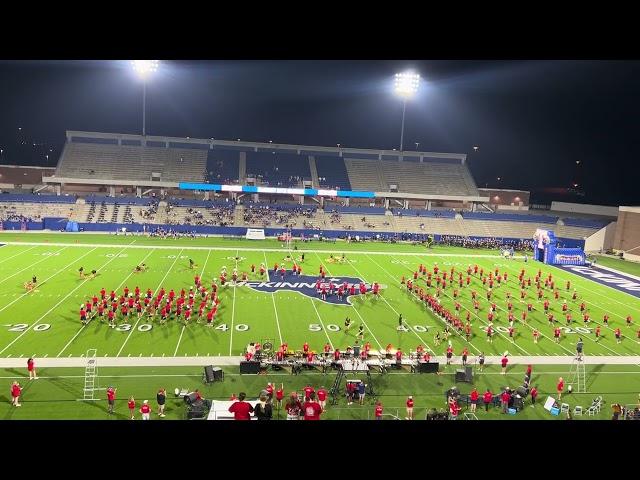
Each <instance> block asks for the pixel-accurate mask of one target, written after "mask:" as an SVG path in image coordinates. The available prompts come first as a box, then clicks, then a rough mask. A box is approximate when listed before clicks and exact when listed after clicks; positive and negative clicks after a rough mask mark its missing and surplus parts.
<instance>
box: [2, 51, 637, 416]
mask: <svg viewBox="0 0 640 480" xmlns="http://www.w3.org/2000/svg"><path fill="white" fill-rule="evenodd" d="M162 63H163V62H160V67H159V64H158V63H157V61H136V62H133V64H134V68H136V69H137V71H138V73H141V74H142V75H143V76H144V81H145V91H144V96H145V102H146V95H147V93H146V88H147V87H146V82H147V81H149V82H150V83H151V82H152V81H153V74H154V73H155V70H156V69H159V68H162ZM392 82H393V83H394V86H395V91H396V93H398V95H399V97H400V98H401V100H402V106H403V113H402V129H401V135H400V144H399V148H397V147H396V148H393V147H391V148H383V149H380V148H356V147H351V146H346V145H342V144H336V145H335V146H327V145H324V146H323V145H309V144H303V143H304V142H301V143H299V144H296V143H277V142H274V141H270V140H267V141H244V140H243V141H241V140H240V139H237V140H223V139H218V138H196V137H179V136H162V135H150V134H148V133H147V128H146V124H145V122H146V118H145V115H146V103H143V105H145V106H143V115H142V117H143V126H142V133H143V134H142V135H140V134H135V133H105V132H94V131H77V130H67V131H66V134H65V138H64V139H63V145H62V148H61V149H60V152H59V155H57V156H56V158H55V165H54V162H53V161H54V158H53V155H51V156H52V159H51V160H52V162H50V163H49V164H47V163H46V162H44V161H43V162H41V163H42V164H40V165H36V164H27V165H25V164H19V163H15V162H12V163H5V159H6V158H7V155H6V154H4V153H3V154H2V158H3V161H2V165H0V189H1V190H2V193H1V194H0V220H1V221H0V230H1V231H0V245H1V247H0V272H2V275H0V286H1V288H0V368H1V369H2V376H3V378H4V381H5V383H6V386H7V387H10V388H11V395H8V396H5V397H4V398H5V401H3V402H1V404H0V410H1V411H2V413H3V418H4V419H16V420H21V419H68V420H79V419H82V420H85V419H86V420H105V419H110V420H112V419H121V420H129V419H140V418H142V419H149V418H150V419H153V420H168V419H176V420H185V419H201V420H226V419H233V418H234V417H235V418H236V419H239V418H244V416H248V417H250V418H252V419H257V418H259V419H265V418H270V419H272V420H285V419H290V420H291V419H298V418H300V419H302V418H305V419H321V420H376V419H381V420H433V419H442V420H457V419H460V420H508V419H518V420H547V421H552V420H559V419H566V418H572V419H576V420H605V419H611V418H612V417H615V419H629V420H634V419H640V405H639V404H638V398H639V397H638V394H639V393H640V382H639V381H638V378H639V377H640V376H639V375H638V374H639V373H640V324H639V323H638V322H639V320H640V301H639V300H638V297H639V296H640V278H639V277H640V266H639V264H638V263H637V262H639V261H640V207H638V206H633V205H631V206H628V205H623V204H619V205H615V206H614V205H611V204H609V205H603V204H595V203H588V202H584V201H582V202H579V201H576V198H573V197H572V198H566V199H563V200H564V201H560V200H553V201H549V202H548V203H539V202H538V203H533V202H532V196H533V193H532V191H530V190H528V189H525V188H521V189H518V188H501V187H502V185H500V184H499V183H497V184H495V185H494V186H493V187H489V186H488V185H485V187H484V188H481V187H479V185H480V184H481V183H480V182H478V181H477V180H476V179H475V178H474V177H475V175H474V173H473V172H472V170H473V169H472V168H471V167H470V166H469V160H470V159H471V158H473V155H475V154H476V153H477V152H478V150H481V149H482V147H477V146H474V147H473V148H470V149H469V150H468V151H467V152H466V153H465V152H463V153H451V152H434V151H423V150H422V149H419V143H418V142H415V148H413V147H412V148H411V149H405V148H404V141H405V139H404V135H405V112H406V111H409V110H410V109H411V108H412V107H413V105H412V102H413V101H415V98H414V97H415V96H416V94H417V92H418V91H419V89H420V88H423V87H422V83H424V82H425V80H423V79H421V77H420V76H419V75H417V74H416V73H413V72H405V73H400V74H398V75H396V76H395V77H394V78H393V79H392ZM61 143H62V142H61ZM375 143H376V142H375V141H372V142H371V144H375ZM423 144H424V143H423ZM35 146H36V144H35V143H34V147H35ZM16 158H17V157H16ZM47 160H49V154H48V153H47ZM578 163H579V162H578ZM492 176H493V174H492ZM498 180H499V179H498ZM574 187H578V185H577V184H575V185H574ZM566 200H572V201H566ZM578 200H579V199H578ZM241 392H242V393H243V395H240V393H241ZM245 396H246V401H245ZM239 397H240V398H239ZM147 399H150V400H147ZM247 403H248V404H249V405H250V411H251V412H253V413H251V414H249V413H247V412H248V411H249V407H248V406H247V407H246V408H245V407H242V408H241V407H238V405H243V404H245V405H246V404H247ZM17 407H20V408H17ZM96 407H97V408H96ZM254 409H255V412H254Z"/></svg>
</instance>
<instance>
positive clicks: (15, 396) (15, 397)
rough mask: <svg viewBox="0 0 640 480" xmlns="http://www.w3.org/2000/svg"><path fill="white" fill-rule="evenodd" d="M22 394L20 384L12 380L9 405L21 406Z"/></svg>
mask: <svg viewBox="0 0 640 480" xmlns="http://www.w3.org/2000/svg"><path fill="white" fill-rule="evenodd" d="M21 394H22V387H21V386H20V384H19V383H18V382H17V381H16V382H13V384H12V385H11V398H12V400H11V405H13V406H14V407H21V406H22V405H21V404H20V395H21Z"/></svg>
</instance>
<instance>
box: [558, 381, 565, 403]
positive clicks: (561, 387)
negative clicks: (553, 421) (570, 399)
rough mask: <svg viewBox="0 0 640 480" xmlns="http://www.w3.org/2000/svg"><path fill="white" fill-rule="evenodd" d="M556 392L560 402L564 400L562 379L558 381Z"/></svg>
mask: <svg viewBox="0 0 640 480" xmlns="http://www.w3.org/2000/svg"><path fill="white" fill-rule="evenodd" d="M556 390H557V391H558V400H562V391H563V390H564V379H563V378H562V377H560V378H559V379H558V385H556Z"/></svg>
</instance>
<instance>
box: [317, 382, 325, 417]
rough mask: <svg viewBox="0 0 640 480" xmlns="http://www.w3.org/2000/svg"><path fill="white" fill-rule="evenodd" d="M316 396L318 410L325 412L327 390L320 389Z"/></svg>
mask: <svg viewBox="0 0 640 480" xmlns="http://www.w3.org/2000/svg"><path fill="white" fill-rule="evenodd" d="M317 395H318V403H320V408H321V409H322V411H323V412H324V411H325V405H326V404H327V389H326V388H324V387H320V388H319V389H318V392H317Z"/></svg>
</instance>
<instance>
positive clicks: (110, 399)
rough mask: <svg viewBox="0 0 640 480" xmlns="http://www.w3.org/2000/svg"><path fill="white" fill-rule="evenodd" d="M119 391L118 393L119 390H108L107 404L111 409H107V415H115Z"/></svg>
mask: <svg viewBox="0 0 640 480" xmlns="http://www.w3.org/2000/svg"><path fill="white" fill-rule="evenodd" d="M117 391H118V389H117V388H113V387H109V388H107V403H108V404H109V407H108V409H107V413H113V406H114V405H115V403H116V392H117Z"/></svg>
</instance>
